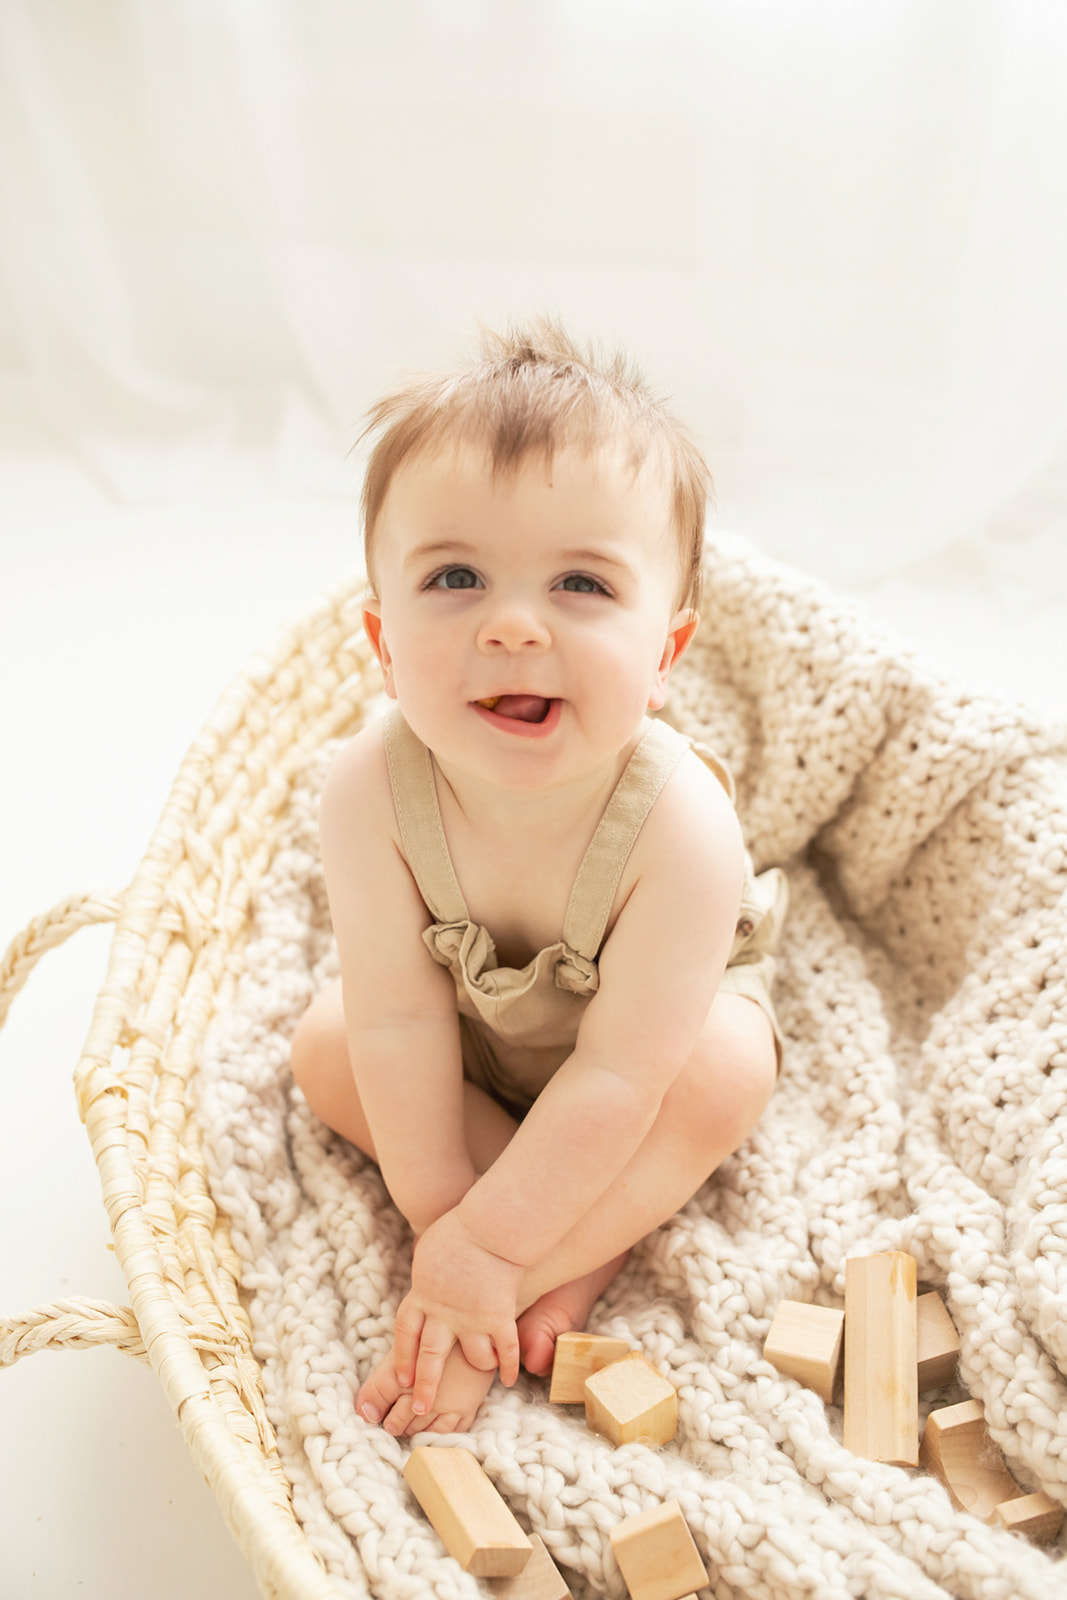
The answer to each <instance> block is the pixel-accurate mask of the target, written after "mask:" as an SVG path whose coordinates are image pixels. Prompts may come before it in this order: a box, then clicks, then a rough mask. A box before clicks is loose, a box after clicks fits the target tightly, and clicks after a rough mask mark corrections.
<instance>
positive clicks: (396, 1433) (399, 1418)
mask: <svg viewBox="0 0 1067 1600" xmlns="http://www.w3.org/2000/svg"><path fill="white" fill-rule="evenodd" d="M412 1419H414V1421H415V1422H417V1423H421V1422H422V1421H423V1418H422V1417H416V1416H415V1413H414V1411H413V1409H412V1405H411V1395H410V1394H402V1395H401V1396H400V1399H399V1400H398V1401H397V1402H396V1404H395V1406H393V1407H392V1409H391V1410H390V1412H389V1414H388V1416H387V1417H386V1419H385V1421H384V1422H383V1423H382V1427H383V1428H384V1429H385V1431H386V1433H391V1434H392V1435H393V1437H394V1439H399V1438H400V1437H401V1435H402V1434H404V1433H406V1432H407V1430H408V1424H409V1423H410V1422H411V1421H412Z"/></svg>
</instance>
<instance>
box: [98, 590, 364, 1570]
mask: <svg viewBox="0 0 1067 1600" xmlns="http://www.w3.org/2000/svg"><path fill="white" fill-rule="evenodd" d="M365 587H366V580H365V578H364V577H363V576H362V574H360V575H359V576H358V577H354V578H349V579H346V580H344V581H342V582H340V583H338V584H336V585H334V586H333V587H331V588H330V589H328V590H326V591H324V592H321V593H320V594H319V595H318V596H317V598H316V599H315V600H314V602H313V603H312V604H311V605H310V606H308V607H307V608H306V609H305V611H304V612H303V614H302V615H301V616H299V617H298V619H297V620H296V622H294V623H291V624H289V625H288V626H286V627H284V628H283V629H281V630H280V631H277V632H276V633H275V635H274V637H273V639H272V640H269V641H268V643H267V644H266V645H265V646H264V647H263V648H261V649H260V650H259V651H257V652H256V654H255V655H254V656H253V657H252V659H251V661H250V662H249V663H248V664H247V665H246V666H245V668H244V669H243V670H242V671H241V672H240V673H238V675H237V676H236V677H235V678H234V679H233V680H232V681H231V683H230V684H229V686H228V687H227V688H226V689H225V690H224V692H223V694H222V695H221V696H220V698H219V699H218V701H217V702H216V705H215V707H214V709H213V710H212V712H211V714H210V715H209V717H208V718H207V720H206V721H205V723H204V724H203V726H202V728H201V730H200V732H199V733H198V734H197V736H196V737H195V738H194V739H193V741H192V742H191V744H190V745H189V747H188V749H187V750H186V753H185V755H184V757H183V759H182V761H181V763H180V765H179V768H178V771H177V773H176V775H175V778H174V780H173V782H172V785H171V788H170V791H169V794H168V796H167V799H166V801H165V803H164V806H163V809H162V812H161V814H160V817H159V819H158V821H157V823H156V826H155V828H154V830H153V832H152V835H151V837H150V840H149V843H148V846H147V848H146V849H145V851H144V854H143V856H142V858H141V861H140V863H139V865H138V867H137V870H136V872H135V874H134V876H133V878H132V879H131V882H130V885H129V887H128V888H127V890H126V891H125V893H124V894H123V895H122V897H121V900H120V904H119V909H118V917H117V922H116V926H115V931H114V934H113V936H112V940H111V946H110V950H109V954H108V962H107V969H106V973H105V977H104V980H103V983H102V985H101V987H100V989H99V991H98V993H97V997H96V1001H95V1004H94V1009H93V1015H92V1019H91V1022H90V1026H89V1030H88V1035H87V1038H86V1041H85V1044H84V1046H83V1048H82V1052H81V1056H80V1059H79V1062H78V1065H77V1067H76V1069H75V1074H74V1079H75V1090H76V1094H77V1099H78V1105H79V1111H80V1115H81V1118H82V1121H83V1122H84V1123H85V1126H86V1131H87V1134H88V1137H89V1141H90V1145H91V1147H92V1151H93V1156H94V1160H95V1162H96V1166H97V1171H98V1175H99V1178H100V1183H101V1190H102V1194H103V1200H104V1206H105V1209H106V1211H107V1214H108V1219H109V1223H110V1227H111V1233H112V1237H113V1240H114V1244H115V1252H116V1257H117V1259H118V1262H119V1266H120V1269H121V1271H122V1273H123V1276H124V1278H125V1280H126V1284H127V1288H128V1291H129V1296H130V1302H131V1305H132V1309H133V1312H134V1315H135V1317H136V1321H137V1324H138V1326H139V1328H140V1330H141V1336H142V1339H143V1342H144V1347H145V1351H146V1353H147V1357H148V1361H149V1362H150V1364H151V1366H152V1367H153V1369H154V1370H155V1372H156V1375H157V1377H158V1378H159V1380H160V1382H161V1384H162V1387H163V1390H164V1393H165V1394H166V1396H167V1399H168V1401H169V1403H170V1405H171V1408H172V1410H173V1411H174V1414H175V1417H176V1419H177V1421H178V1424H179V1426H180V1428H181V1431H182V1435H183V1437H184V1439H185V1442H186V1444H187V1446H188V1447H189V1450H190V1453H191V1454H192V1456H193V1459H194V1461H195V1462H196V1465H197V1466H198V1468H199V1469H200V1471H201V1474H202V1475H203V1477H204V1478H205V1480H206V1481H207V1483H208V1485H209V1486H210V1488H211V1489H212V1491H213V1493H214V1495H215V1497H216V1500H217V1501H218V1503H219V1505H220V1507H221V1509H222V1510H223V1513H224V1515H225V1517H226V1520H227V1523H228V1525H229V1527H230V1530H231V1532H232V1533H233V1534H234V1536H235V1538H236V1539H237V1542H238V1544H239V1546H240V1548H241V1550H242V1552H243V1554H244V1555H245V1557H246V1559H247V1560H248V1561H249V1563H250V1565H251V1566H252V1568H253V1571H254V1573H255V1575H256V1577H257V1580H258V1581H259V1583H260V1586H261V1588H262V1589H263V1592H264V1593H265V1594H268V1595H270V1596H278V1597H282V1596H285V1597H288V1596H293V1597H299V1600H336V1597H337V1595H338V1592H339V1591H338V1588H337V1586H336V1584H335V1583H334V1582H333V1581H332V1580H331V1579H330V1578H329V1576H328V1575H327V1573H326V1571H325V1569H324V1567H323V1566H322V1565H321V1563H320V1561H319V1559H318V1557H317V1556H316V1555H315V1554H314V1552H313V1551H312V1548H311V1546H310V1545H309V1544H308V1542H307V1538H306V1536H305V1534H304V1532H303V1530H302V1528H301V1527H300V1525H299V1523H298V1522H297V1521H296V1518H295V1515H294V1513H293V1511H292V1507H291V1503H290V1501H289V1499H288V1494H287V1492H286V1494H285V1497H284V1500H285V1509H284V1510H283V1506H282V1499H283V1495H282V1489H283V1482H284V1480H283V1479H282V1477H281V1474H280V1471H279V1472H277V1479H278V1481H277V1482H276V1483H275V1482H273V1481H272V1482H271V1483H270V1485H269V1486H268V1483H267V1481H266V1480H267V1477H268V1475H269V1474H268V1469H269V1467H270V1462H269V1456H268V1449H267V1441H266V1438H265V1433H269V1438H270V1441H271V1444H272V1443H273V1433H272V1431H271V1430H269V1424H266V1428H265V1427H264V1423H265V1410H264V1412H263V1415H262V1416H261V1417H258V1418H257V1419H256V1421H257V1423H258V1429H257V1431H258V1437H259V1439H260V1445H259V1448H258V1453H257V1449H256V1446H254V1445H253V1444H252V1443H251V1442H250V1441H249V1440H248V1439H247V1438H242V1437H238V1435H237V1434H236V1433H235V1432H234V1430H233V1428H232V1427H231V1426H230V1422H229V1420H228V1416H227V1412H226V1409H225V1407H224V1406H223V1405H222V1403H221V1401H220V1400H219V1398H218V1395H217V1394H216V1393H214V1392H213V1391H212V1386H211V1381H210V1376H209V1373H210V1371H211V1369H210V1368H209V1366H208V1365H207V1361H210V1360H216V1359H217V1357H213V1356H212V1357H208V1358H207V1360H205V1357H204V1356H203V1355H202V1353H201V1351H200V1350H198V1349H197V1348H196V1346H195V1345H194V1343H193V1337H194V1335H195V1334H196V1332H197V1331H198V1327H199V1328H201V1329H202V1328H203V1326H204V1324H203V1322H202V1321H200V1320H199V1319H198V1318H197V1316H196V1314H195V1309H194V1314H193V1315H191V1316H190V1315H188V1314H187V1313H185V1310H184V1305H183V1294H184V1286H180V1285H179V1284H178V1283H176V1282H175V1275H174V1272H173V1271H168V1269H167V1263H166V1261H165V1259H164V1254H163V1251H162V1248H161V1243H160V1233H159V1229H158V1226H157V1224H158V1223H159V1217H158V1206H154V1207H153V1211H152V1213H151V1214H150V1212H149V1209H148V1207H147V1205H146V1202H145V1195H144V1187H145V1185H144V1177H145V1174H144V1171H143V1170H138V1164H137V1162H136V1161H135V1158H134V1154H133V1150H132V1149H131V1142H132V1141H137V1142H139V1143H140V1144H141V1145H143V1144H144V1138H145V1135H144V1126H145V1125H146V1123H147V1121H148V1119H149V1111H150V1109H151V1101H152V1097H153V1092H154V1090H155V1089H156V1088H157V1086H158V1081H159V1079H160V1077H161V1076H162V1075H163V1074H165V1073H170V1074H171V1075H173V1071H174V1064H173V1062H172V1061H170V1060H169V1059H168V1050H169V1051H170V1052H171V1053H174V1052H175V1051H176V1049H177V1046H178V1044H179V1043H180V1044H181V1046H182V1050H183V1054H184V1056H186V1057H188V1055H189V1053H190V1050H191V1047H192V1044H194V1043H195V1038H196V1037H200V1038H202V1036H203V1033H204V1032H205V1031H206V1027H207V1025H208V1022H209V1021H210V1018H211V1016H213V1015H214V1010H215V1007H210V1008H207V1010H206V1014H204V1015H202V1016H201V1017H199V1018H198V1019H195V1021H196V1022H197V1023H198V1024H199V1027H198V1033H197V1034H196V1035H195V1036H194V1038H193V1040H192V1041H190V1039H189V1037H188V1034H189V1028H190V1019H189V1018H188V1017H182V1016H181V1015H180V1014H179V1013H180V1011H181V1010H182V1003H183V1000H184V998H185V993H184V991H185V984H186V983H187V981H188V979H189V975H190V974H191V973H193V972H194V970H200V971H202V970H204V968H205V966H206V965H210V959H209V958H212V957H213V960H214V968H215V969H216V970H215V973H214V976H215V978H216V979H217V981H218V982H219V983H221V982H223V981H224V978H225V973H224V968H225V961H224V960H222V959H221V957H223V956H225V954H226V953H227V952H228V951H229V950H230V949H231V948H232V946H233V944H234V943H235V942H236V941H239V940H240V939H241V938H242V936H243V932H244V924H246V923H247V920H248V905H247V895H246V897H245V909H244V915H243V918H242V917H240V916H239V915H237V914H236V913H235V911H234V904H236V905H237V907H238V910H239V909H240V894H239V892H238V896H237V900H236V901H235V902H234V903H232V904H230V905H226V906H223V907H222V908H221V909H222V911H223V912H224V914H221V915H216V916H215V917H214V918H212V917H211V916H210V915H205V914H204V913H205V910H210V908H209V907H205V906H204V905H203V904H201V903H198V901H197V899H196V897H193V900H192V903H189V897H188V896H185V897H184V899H185V901H186V903H184V904H183V903H182V901H183V895H182V893H181V886H180V885H179V886H178V887H177V892H175V885H174V881H173V880H174V875H175V870H176V868H177V867H178V865H179V863H182V862H188V860H189V853H190V851H193V853H195V852H196V849H197V845H196V841H197V839H198V838H201V839H202V834H203V830H202V829H199V830H198V828H197V826H196V823H197V810H198V807H199V806H200V805H201V800H202V796H203V792H204V788H205V784H206V783H207V781H208V779H209V777H210V774H211V772H212V770H213V768H214V766H215V765H216V764H217V763H218V761H219V757H220V754H221V753H222V752H224V751H226V750H228V749H230V747H231V746H232V745H233V743H234V740H235V737H236V736H237V735H238V734H239V732H240V730H242V729H247V728H248V727H249V725H250V724H256V725H257V726H266V727H268V728H269V727H271V726H273V725H274V724H275V723H276V720H277V719H276V717H275V718H273V719H272V715H271V713H272V711H273V710H275V709H276V707H275V706H274V704H273V691H275V689H276V688H277V686H278V685H279V683H280V682H281V680H283V679H284V680H285V684H286V689H287V690H288V689H290V688H291V681H292V678H293V673H294V671H299V669H300V666H301V662H303V664H304V666H305V667H306V666H307V665H308V664H309V663H310V662H314V661H316V660H320V659H321V657H322V655H323V654H324V652H327V653H330V654H334V652H336V655H337V659H338V662H339V666H349V667H350V668H354V671H355V678H354V680H353V674H352V672H351V671H350V672H349V674H348V679H349V683H350V685H351V687H350V690H349V693H348V695H347V696H346V695H345V694H343V693H337V694H336V695H335V696H333V697H331V696H329V695H327V696H325V697H324V696H323V695H322V694H321V692H317V693H316V694H315V695H314V696H313V699H314V700H315V701H316V702H317V703H318V704H317V715H314V716H312V717H311V719H310V722H309V725H308V728H307V730H306V732H305V735H304V737H303V739H302V741H301V742H300V744H299V748H298V746H297V744H296V743H294V744H293V746H292V747H291V749H290V752H289V754H290V757H291V759H289V761H288V779H287V780H286V773H285V772H284V771H283V772H282V774H281V781H280V782H277V783H276V785H275V787H276V792H277V794H278V795H281V794H284V793H287V792H288V786H289V784H291V781H292V777H293V775H294V773H295V771H296V770H297V768H298V766H299V763H300V759H301V754H302V753H306V752H307V751H309V750H311V749H312V748H315V747H317V746H319V745H321V744H322V742H323V741H324V739H325V738H328V737H330V736H331V734H334V735H336V733H338V732H340V731H341V729H342V727H343V726H344V725H345V724H346V723H351V721H352V707H353V690H354V688H356V687H359V684H360V681H361V672H363V673H366V672H370V671H372V670H376V663H374V662H373V658H372V657H371V656H370V653H369V647H364V648H360V649H356V650H354V651H352V650H350V652H349V655H350V656H351V660H350V659H349V656H346V654H345V650H344V641H345V640H347V641H348V642H349V644H351V643H352V642H353V641H354V640H355V637H356V634H357V632H358V626H359V623H358V615H357V616H356V618H355V619H354V622H353V618H352V611H353V607H354V605H355V604H356V603H358V600H359V597H360V595H361V594H362V593H363V592H364V590H365ZM361 657H362V661H361V659H360V658H361ZM305 676H309V675H308V674H305ZM334 676H335V678H336V679H338V683H340V678H341V674H340V671H338V672H336V673H335V674H334ZM362 681H363V683H364V685H365V679H363V680H362ZM375 688H377V685H375ZM364 698H366V696H364ZM269 804H270V802H269V800H268V801H267V802H265V806H266V809H268V810H269ZM231 887H232V886H231ZM164 946H165V949H164V948H163V947H164ZM161 950H163V953H162V954H161V953H160V952H161ZM146 977H147V978H148V979H149V980H151V982H152V984H153V989H152V992H151V993H150V995H149V996H148V999H147V1003H146V1002H145V996H144V994H143V988H144V983H145V980H146ZM160 990H166V991H168V992H167V993H166V994H165V995H164V996H163V1004H162V1006H160V1005H158V1004H157V1003H156V1002H157V1000H158V999H159V991H160ZM215 993H216V995H217V990H216V991H215ZM153 1009H155V1011H156V1012H159V1011H160V1010H162V1013H163V1015H162V1016H160V1015H153V1014H152V1013H153ZM183 1030H184V1034H185V1037H184V1038H183V1037H182V1034H183ZM131 1038H132V1039H133V1048H132V1050H131V1049H130V1041H131ZM124 1053H125V1054H126V1057H127V1059H126V1060H125V1061H123V1060H122V1059H121V1057H122V1056H123V1054H124ZM183 1066H184V1067H186V1068H188V1069H189V1071H191V1070H192V1066H193V1063H192V1062H190V1061H184V1062H183ZM179 1203H180V1202H179V1201H178V1199H177V1197H176V1205H177V1204H179ZM208 1204H209V1205H211V1209H212V1211H213V1212H214V1219H213V1224H212V1225H213V1226H214V1225H215V1223H219V1224H220V1225H221V1219H219V1218H218V1213H217V1212H215V1208H214V1206H213V1203H212V1202H210V1200H209V1201H208ZM199 1248H200V1250H201V1251H202V1249H203V1240H202V1239H201V1240H200V1241H199ZM215 1265H216V1266H218V1263H216V1264H215ZM219 1270H220V1271H222V1272H223V1273H225V1271H226V1270H227V1269H226V1268H225V1267H224V1266H223V1267H220V1269H219ZM233 1293H234V1296H235V1298H236V1293H237V1290H236V1283H234V1288H233ZM208 1326H209V1331H210V1332H211V1333H212V1334H213V1335H214V1336H215V1339H216V1341H217V1340H218V1337H219V1328H218V1326H217V1324H210V1325H208ZM242 1342H243V1343H244V1345H245V1349H244V1350H243V1351H242V1352H241V1354H242V1355H243V1356H245V1355H246V1356H247V1357H248V1358H250V1359H251V1338H250V1330H249V1331H248V1334H247V1337H246V1338H245V1339H244V1340H243V1341H242ZM253 1365H254V1360H253ZM255 1371H256V1373H257V1374H258V1367H255ZM235 1387H237V1388H238V1392H241V1393H243V1392H244V1390H245V1384H244V1379H243V1378H242V1382H241V1383H240V1384H239V1385H235ZM275 1470H277V1469H275ZM286 1488H287V1486H286ZM272 1489H273V1491H274V1492H273V1493H272V1492H271V1491H272Z"/></svg>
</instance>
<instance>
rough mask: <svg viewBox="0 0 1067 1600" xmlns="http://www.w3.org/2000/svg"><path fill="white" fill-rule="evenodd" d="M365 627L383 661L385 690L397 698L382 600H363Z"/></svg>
mask: <svg viewBox="0 0 1067 1600" xmlns="http://www.w3.org/2000/svg"><path fill="white" fill-rule="evenodd" d="M363 629H364V632H365V633H366V635H367V638H368V639H369V640H370V642H371V649H372V650H373V651H374V654H375V655H376V656H377V657H378V660H379V661H380V662H381V668H382V676H383V678H384V679H385V692H386V694H387V695H388V696H389V698H390V700H395V699H396V689H395V687H394V685H393V658H392V656H391V655H390V654H389V646H388V645H387V644H386V642H385V634H384V633H383V632H382V603H381V601H380V600H375V599H373V598H372V599H369V600H364V602H363Z"/></svg>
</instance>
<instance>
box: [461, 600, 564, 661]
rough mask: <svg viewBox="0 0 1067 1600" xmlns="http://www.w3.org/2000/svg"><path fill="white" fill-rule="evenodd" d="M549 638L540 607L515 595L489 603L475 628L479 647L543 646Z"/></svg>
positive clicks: (517, 647) (499, 648) (513, 648)
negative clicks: (479, 623)
mask: <svg viewBox="0 0 1067 1600" xmlns="http://www.w3.org/2000/svg"><path fill="white" fill-rule="evenodd" d="M550 641H551V635H550V633H549V630H548V626H547V623H546V621H545V618H544V617H543V615H542V613H541V610H540V607H538V606H536V605H534V604H533V603H532V602H530V601H525V600H523V599H522V598H520V597H518V596H515V597H506V598H505V597H502V598H501V599H500V600H498V601H497V602H496V603H495V604H494V605H492V606H491V607H490V608H489V612H488V614H487V616H486V617H485V619H484V621H483V623H482V625H481V628H480V629H479V632H478V643H479V645H480V647H481V648H482V649H483V650H530V649H543V648H544V647H545V646H546V645H548V644H549V643H550Z"/></svg>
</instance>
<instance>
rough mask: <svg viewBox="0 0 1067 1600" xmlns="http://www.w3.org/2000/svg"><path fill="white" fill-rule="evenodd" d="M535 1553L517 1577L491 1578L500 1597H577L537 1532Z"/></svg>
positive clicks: (518, 1599) (569, 1599) (540, 1599)
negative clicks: (572, 1592) (569, 1587)
mask: <svg viewBox="0 0 1067 1600" xmlns="http://www.w3.org/2000/svg"><path fill="white" fill-rule="evenodd" d="M530 1543H531V1545H532V1546H533V1554H532V1555H531V1557H530V1559H529V1561H528V1562H527V1563H526V1565H525V1566H524V1567H523V1569H522V1571H521V1572H520V1573H518V1575H517V1576H516V1577H514V1578H490V1580H489V1587H490V1589H491V1590H492V1592H493V1594H494V1595H496V1596H497V1597H498V1600H574V1597H573V1595H572V1594H571V1592H570V1590H569V1589H568V1587H567V1585H566V1583H565V1582H564V1580H563V1578H562V1576H561V1574H560V1570H559V1568H558V1567H557V1566H556V1563H555V1562H554V1561H553V1559H552V1557H551V1556H550V1555H549V1553H548V1551H547V1550H546V1549H545V1546H544V1543H543V1541H542V1540H540V1539H539V1538H538V1537H537V1535H536V1533H532V1534H531V1535H530Z"/></svg>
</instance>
